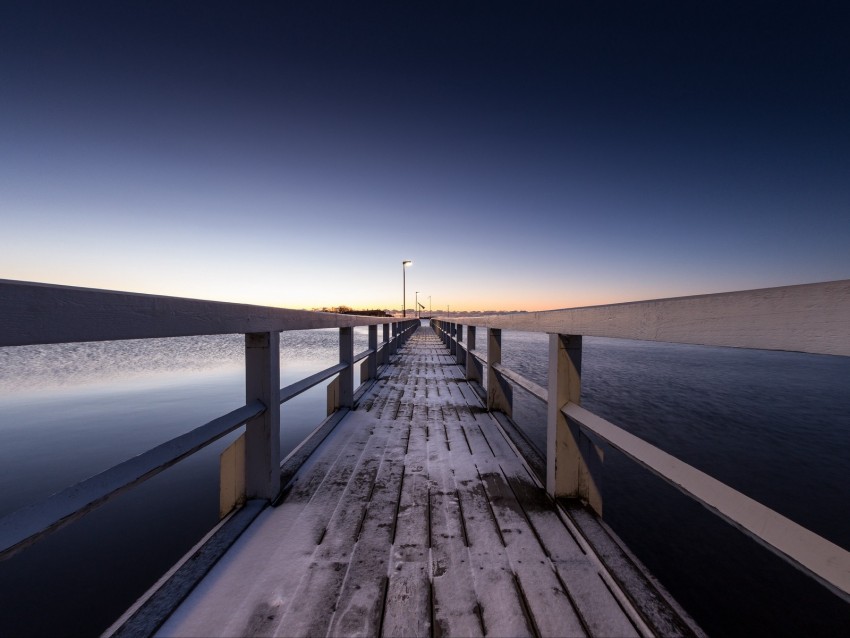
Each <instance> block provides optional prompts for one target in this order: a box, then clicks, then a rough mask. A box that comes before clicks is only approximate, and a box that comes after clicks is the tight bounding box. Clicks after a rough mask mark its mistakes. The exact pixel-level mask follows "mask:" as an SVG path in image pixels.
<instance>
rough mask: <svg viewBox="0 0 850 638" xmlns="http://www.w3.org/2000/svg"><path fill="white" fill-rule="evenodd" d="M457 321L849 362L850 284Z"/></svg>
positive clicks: (492, 316) (838, 282)
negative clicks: (790, 353)
mask: <svg viewBox="0 0 850 638" xmlns="http://www.w3.org/2000/svg"><path fill="white" fill-rule="evenodd" d="M436 319H445V318H444V317H438V318H436ZM451 321H454V322H460V323H464V324H466V325H476V326H479V327H487V328H500V329H503V330H521V331H530V332H546V333H550V334H571V335H585V336H590V337H613V338H617V339H639V340H645V341H663V342H669V343H690V344H697V345H708V346H729V347H734V348H757V349H762V350H789V351H794V352H811V353H816V354H834V355H842V356H850V279H845V280H842V281H831V282H826V283H818V284H802V285H798V286H783V287H780V288H762V289H759V290H744V291H740V292H726V293H720V294H714V295H697V296H693V297H676V298H672V299H657V300H652V301H636V302H631V303H619V304H612V305H607V306H590V307H586V308H568V309H565V310H548V311H545V312H521V313H512V314H508V315H487V316H482V317H464V318H462V319H461V318H457V317H452V319H451Z"/></svg>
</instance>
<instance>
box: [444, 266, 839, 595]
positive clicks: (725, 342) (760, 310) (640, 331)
mask: <svg viewBox="0 0 850 638" xmlns="http://www.w3.org/2000/svg"><path fill="white" fill-rule="evenodd" d="M432 325H433V326H434V327H435V329H436V330H437V332H438V334H439V335H440V336H441V338H442V339H443V341H444V342H445V343H446V345H447V346H448V347H449V349H450V351H451V352H452V353H454V354H456V356H457V362H458V365H460V366H462V367H465V369H466V377H467V379H470V380H474V381H479V382H480V381H481V380H482V377H483V374H482V373H483V367H484V366H485V365H486V366H487V378H486V388H485V389H486V394H487V408H488V409H490V410H498V411H501V412H504V413H505V414H506V415H508V416H509V417H510V416H511V415H512V408H513V397H512V384H515V385H517V386H519V387H521V388H523V389H524V390H526V391H527V392H529V393H530V394H531V395H532V396H534V397H536V398H537V399H539V400H540V401H542V402H543V403H545V404H546V406H547V433H546V476H545V482H546V489H547V491H548V492H549V494H550V495H551V496H553V497H554V498H560V497H566V498H579V499H581V500H583V501H584V502H586V503H587V504H588V505H589V506H590V507H592V508H593V509H595V510H596V511H597V512H600V513H601V508H602V500H601V496H600V494H599V490H598V489H597V487H596V484H595V482H594V476H597V477H598V472H599V471H600V465H601V463H600V460H599V457H598V454H597V452H596V448H595V445H594V444H593V441H592V439H591V438H590V436H589V435H592V436H594V437H596V438H597V440H602V441H604V442H606V443H608V444H610V445H612V446H613V447H615V448H617V449H618V450H620V451H621V452H623V453H624V454H625V455H626V456H628V457H630V458H631V459H633V460H635V461H637V462H638V463H639V464H641V465H642V466H643V467H645V468H646V469H648V470H649V471H651V472H652V473H653V474H656V475H657V476H659V477H661V478H662V479H664V480H665V481H667V482H669V483H670V484H672V485H673V486H675V487H676V488H678V489H679V490H681V491H682V492H684V493H685V494H687V495H688V496H690V497H691V498H693V499H695V500H696V501H698V502H699V503H701V504H702V505H704V506H705V507H706V508H708V509H709V510H710V511H712V512H714V513H715V514H717V515H718V516H720V517H721V518H723V519H725V520H726V521H728V522H729V523H731V524H732V525H734V526H735V527H738V528H739V529H741V530H742V531H744V532H745V533H746V534H748V535H749V536H750V537H752V538H753V539H755V540H756V541H757V542H759V543H761V544H762V545H764V546H765V547H767V548H768V549H770V550H771V551H773V552H775V553H776V554H778V555H779V556H781V557H782V558H784V559H786V560H787V561H788V562H790V563H791V564H792V565H794V566H795V567H797V568H799V569H801V570H803V571H804V572H806V573H807V574H809V575H810V576H812V577H813V578H815V579H816V580H818V581H819V582H821V583H822V584H823V585H825V586H826V587H827V588H829V589H830V590H832V591H833V592H835V593H836V594H837V595H839V596H840V597H842V598H844V599H845V600H848V601H850V552H848V551H847V550H845V549H843V548H841V547H839V546H837V545H835V544H834V543H831V542H830V541H828V540H826V539H824V538H822V537H820V536H818V535H817V534H815V533H813V532H811V531H809V530H807V529H805V528H803V527H802V526H800V525H798V524H797V523H795V522H793V521H791V520H789V519H788V518H786V517H784V516H782V515H781V514H779V513H777V512H775V511H773V510H771V509H770V508H768V507H765V506H764V505H762V504H760V503H758V502H756V501H754V500H753V499H751V498H749V497H747V496H745V495H743V494H741V493H740V492H737V491H736V490H734V489H732V488H730V487H728V486H727V485H724V484H723V483H721V482H720V481H718V480H717V479H715V478H713V477H711V476H708V475H707V474H705V473H704V472H701V471H699V470H697V469H696V468H694V467H691V466H690V465H688V464H687V463H684V462H683V461H680V460H679V459H676V458H675V457H673V456H671V455H669V454H667V453H666V452H663V451H662V450H660V449H658V448H657V447H655V446H653V445H651V444H649V443H647V442H646V441H643V440H642V439H640V438H638V437H636V436H634V435H632V434H630V433H628V432H626V431H625V430H623V429H622V428H620V427H618V426H616V425H614V424H613V423H610V422H609V421H606V420H605V419H602V418H601V417H599V416H597V415H595V414H592V413H591V412H589V411H587V410H585V409H584V408H582V407H581V405H580V404H581V356H582V336H584V335H587V336H595V337H613V338H622V339H640V340H648V341H663V342H669V343H687V344H702V345H712V346H727V347H734V348H757V349H764V350H787V351H795V352H809V353H816V354H830V355H840V356H850V280H844V281H835V282H828V283H821V284H806V285H800V286H786V287H781V288H767V289H761V290H750V291H742V292H731V293H723V294H717V295H701V296H695V297H680V298H676V299H661V300H655V301H645V302H635V303H626V304H614V305H608V306H595V307H587V308H573V309H566V310H553V311H548V312H535V313H514V314H508V315H492V316H484V317H464V318H448V317H437V318H434V319H432ZM481 327H484V328H486V329H487V342H488V347H487V355H486V357H484V356H482V354H481V353H480V352H478V351H476V350H475V339H476V328H481ZM464 328H465V330H466V335H467V338H466V340H465V341H464V340H463V333H464ZM503 329H507V330H520V331H530V332H544V333H548V334H549V354H548V358H549V383H548V388H543V387H542V386H540V385H538V384H536V383H534V382H533V381H531V380H529V379H526V378H525V377H523V376H522V375H520V374H518V373H517V372H515V371H513V370H510V369H508V368H506V367H504V366H503V365H502V363H501V351H502V347H501V342H502V330H503Z"/></svg>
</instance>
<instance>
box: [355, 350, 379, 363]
mask: <svg viewBox="0 0 850 638" xmlns="http://www.w3.org/2000/svg"><path fill="white" fill-rule="evenodd" d="M373 352H375V351H374V350H373V349H372V348H366V350H364V351H363V352H361V353H359V354H356V355H354V359H352V361H351V362H352V363H357V362H358V361H362V360H363V359H365V358H366V357H368V356H369V355H370V354H372V353H373Z"/></svg>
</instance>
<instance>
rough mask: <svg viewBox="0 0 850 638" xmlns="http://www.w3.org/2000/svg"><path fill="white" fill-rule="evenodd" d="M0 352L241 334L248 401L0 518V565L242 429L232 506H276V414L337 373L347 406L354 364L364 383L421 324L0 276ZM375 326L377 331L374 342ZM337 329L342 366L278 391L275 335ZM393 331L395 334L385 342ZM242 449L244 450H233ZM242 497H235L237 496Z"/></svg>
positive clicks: (340, 398) (339, 398)
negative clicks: (362, 339)
mask: <svg viewBox="0 0 850 638" xmlns="http://www.w3.org/2000/svg"><path fill="white" fill-rule="evenodd" d="M0 308H2V313H0V347H2V346H20V345H34V344H50V343H74V342H83V341H111V340H119V339H147V338H159V337H184V336H199V335H216V334H239V333H241V334H244V335H245V405H243V406H242V407H240V408H238V409H236V410H233V411H232V412H229V413H227V414H225V415H223V416H220V417H218V418H216V419H213V420H212V421H210V422H209V423H206V424H204V425H201V426H200V427H197V428H195V429H194V430H192V431H190V432H188V433H186V434H183V435H181V436H178V437H176V438H174V439H171V440H170V441H166V442H164V443H162V444H161V445H159V446H157V447H155V448H153V449H151V450H148V451H147V452H144V453H142V454H140V455H138V456H136V457H133V458H131V459H129V460H127V461H124V462H123V463H120V464H118V465H116V466H114V467H112V468H110V469H108V470H106V471H104V472H102V473H100V474H98V475H96V476H93V477H91V478H89V479H86V480H84V481H82V482H80V483H78V484H76V485H73V486H71V487H69V488H67V489H65V490H62V491H61V492H58V493H56V494H54V495H53V496H50V497H49V498H47V499H45V500H44V501H41V502H40V503H36V504H33V505H29V506H27V507H24V508H22V509H20V510H18V511H16V512H12V513H11V514H9V515H7V516H5V517H4V518H2V519H0V559H2V558H7V557H9V556H11V555H13V554H14V553H16V552H17V551H19V550H21V549H23V548H24V547H27V546H28V545H30V544H32V543H34V542H36V541H38V540H39V539H41V538H43V537H44V536H46V535H47V534H50V533H51V532H53V531H55V530H57V529H59V528H61V527H63V526H64V525H66V524H68V523H70V522H72V521H74V520H76V519H77V518H79V517H81V516H83V515H85V514H86V513H87V512H89V511H91V510H92V509H94V508H96V507H98V506H99V505H102V504H103V503H105V502H107V501H108V500H110V499H111V498H113V497H115V496H117V495H118V494H120V493H122V492H124V491H125V490H128V489H130V488H132V487H133V486H135V485H137V484H139V483H141V482H143V481H145V480H147V479H149V478H151V477H152V476H155V475H156V474H158V473H159V472H161V471H163V470H165V469H166V468H168V467H170V466H172V465H174V464H175V463H177V462H178V461H180V460H182V459H184V458H186V457H187V456H189V455H191V454H193V453H195V452H197V451H198V450H200V449H202V448H204V447H206V446H207V445H209V444H210V443H212V442H213V441H216V440H217V439H220V438H221V437H223V436H225V435H226V434H228V433H230V432H233V431H234V430H236V429H237V428H240V427H242V426H245V432H244V435H243V436H244V440H242V441H240V445H241V446H244V457H243V458H244V463H239V464H238V467H240V468H244V469H243V470H241V471H242V475H241V476H238V477H231V478H232V479H235V480H236V482H237V483H238V484H239V485H240V486H241V487H240V488H239V490H240V491H241V492H242V493H241V494H237V495H236V497H237V500H240V501H244V500H245V499H252V500H256V499H261V500H264V501H271V500H273V499H274V498H275V497H276V496H277V494H278V492H279V491H280V488H281V465H282V459H281V458H280V409H279V406H280V404H281V403H284V402H286V401H288V400H290V399H292V398H293V397H295V396H297V395H298V394H300V393H302V392H304V391H305V390H307V389H309V388H311V387H313V386H315V385H317V384H319V383H321V382H322V381H325V380H327V379H330V378H331V377H333V376H335V375H336V377H337V378H336V380H335V381H334V384H335V388H336V390H335V396H334V401H333V404H332V405H331V406H330V407H331V408H334V409H341V410H347V409H350V408H351V407H352V405H353V402H354V397H355V388H354V364H355V363H357V362H359V361H363V364H362V368H361V375H360V379H361V384H362V383H364V382H368V381H369V380H372V379H375V378H376V377H377V375H378V370H379V367H380V366H383V365H385V364H387V363H389V360H390V356H391V355H392V354H394V353H396V352H397V350H398V348H399V347H400V346H401V345H402V344H403V343H404V341H406V340H407V339H408V338H409V337H410V335H411V334H412V333H413V331H414V330H415V329H416V328H417V327H418V326H419V322H418V321H417V320H412V319H409V320H397V319H389V318H386V319H384V318H372V317H359V316H352V315H340V314H331V313H321V312H308V311H301V310H287V309H281V308H270V307H263V306H250V305H243V304H230V303H221V302H213V301H200V300H195V299H182V298H175V297H161V296H155V295H141V294H132V293H123V292H111V291H104V290H93V289H87V288H71V287H66V286H52V285H46V284H36V283H27V282H16V281H6V280H0ZM378 325H382V326H383V330H382V337H383V339H382V341H380V342H378V329H377V328H378ZM355 326H368V330H369V333H368V339H369V342H368V343H369V347H368V349H366V350H365V351H363V352H361V353H359V354H357V355H355V354H354V350H353V345H354V338H353V328H354V327H355ZM315 328H339V363H338V364H336V365H333V366H331V367H330V368H327V369H326V370H323V371H321V372H318V373H316V374H314V375H312V376H309V377H307V378H305V379H302V380H300V381H298V382H296V383H293V384H291V385H289V386H286V387H285V388H281V387H280V332H281V331H284V330H305V329H315ZM390 329H392V336H390ZM240 449H242V448H240ZM240 497H241V498H240Z"/></svg>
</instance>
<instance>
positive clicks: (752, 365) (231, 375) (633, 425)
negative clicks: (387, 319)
mask: <svg viewBox="0 0 850 638" xmlns="http://www.w3.org/2000/svg"><path fill="white" fill-rule="evenodd" d="M480 341H484V340H483V339H480ZM337 347H338V346H337V331H335V330H330V331H321V330H319V331H306V332H299V333H284V334H283V335H282V349H281V364H282V372H281V383H282V385H286V384H288V383H291V382H293V381H295V380H297V379H300V378H302V377H304V376H306V375H308V374H311V373H313V372H316V371H318V370H320V369H322V368H324V367H327V366H329V365H331V364H332V363H334V362H335V361H336V359H337V356H338V355H337ZM365 348H366V332H365V329H358V330H356V331H355V351H361V350H363V349H365ZM503 348H504V360H505V363H506V365H508V366H509V367H512V368H514V369H516V370H518V371H519V372H521V373H523V374H525V375H526V376H528V377H530V378H532V379H534V380H536V381H537V382H538V383H541V384H545V383H546V378H545V377H546V359H545V357H546V338H545V336H541V335H529V334H525V333H511V332H505V333H504V335H503ZM243 356H244V355H243V345H242V338H241V337H240V336H233V337H229V336H228V337H202V338H181V339H169V340H148V341H129V342H115V343H103V344H65V345H61V346H45V347H22V348H5V349H0V467H2V468H3V471H2V473H0V514H2V513H6V512H9V511H11V510H13V509H16V508H17V507H20V506H21V505H24V504H27V503H30V502H32V501H34V500H38V499H40V498H43V497H45V496H47V495H49V494H51V493H52V492H55V491H56V490H58V489H61V488H63V487H65V486H67V485H70V484H72V483H74V482H75V481H78V480H81V479H83V478H86V477H87V476H90V475H91V474H94V473H96V472H98V471H101V470H103V469H106V468H108V467H110V466H112V465H114V464H115V463H117V462H120V461H122V460H124V459H126V458H128V457H129V456H132V455H134V454H138V453H139V452H142V451H144V450H147V449H149V448H150V447H152V446H154V445H156V444H158V443H160V442H162V441H164V440H167V439H168V438H171V437H173V436H175V435H177V434H180V433H182V432H185V431H188V430H190V429H192V428H193V427H196V426H197V425H200V424H202V423H204V422H206V421H208V420H209V419H211V418H214V417H216V416H219V415H220V414H223V413H225V412H227V411H229V410H232V409H233V408H235V407H238V406H239V405H241V404H242V402H243V400H244V396H243V393H244V385H243V374H244V373H243V367H242V361H243ZM583 368H584V369H583V389H584V395H583V401H584V405H585V406H586V407H588V408H589V409H591V410H593V411H595V412H597V413H599V414H600V415H602V416H604V417H606V418H608V419H610V420H612V421H614V422H615V423H617V424H619V425H621V426H623V427H625V428H626V429H628V430H630V431H632V432H634V433H635V434H637V435H639V436H642V437H644V438H646V439H647V440H648V441H650V442H652V443H654V444H656V445H658V446H659V447H661V448H662V449H664V450H666V451H668V452H670V453H672V454H675V455H676V456H678V457H680V458H682V459H683V460H685V461H687V462H689V463H691V464H693V465H695V466H696V467H698V468H700V469H702V470H704V471H707V472H709V473H711V474H713V475H714V476H716V477H717V478H719V479H721V480H723V481H724V482H726V483H728V484H729V485H731V486H733V487H735V488H737V489H739V490H741V491H743V492H744V493H746V494H748V495H749V496H752V497H753V498H756V499H758V500H760V501H761V502H763V503H765V504H766V505H768V506H770V507H772V508H774V509H776V510H778V511H780V512H782V513H783V514H785V515H786V516H789V517H790V518H792V519H793V520H795V521H797V522H799V523H801V524H803V525H805V526H807V527H809V528H811V529H813V530H814V531H816V532H818V533H820V534H822V535H824V536H826V537H827V538H829V539H830V540H832V541H834V542H836V543H838V544H839V545H841V546H843V547H848V548H850V487H849V486H848V474H850V473H848V463H849V462H850V392H848V388H850V360H849V359H843V358H837V357H823V356H811V355H800V354H790V353H772V352H756V351H742V350H731V349H723V348H703V347H694V346H672V345H666V344H650V343H642V342H633V341H615V340H604V339H586V340H585V350H584V361H583ZM515 401H516V408H515V417H516V419H517V420H518V421H519V422H520V424H521V426H522V427H523V428H524V429H525V430H526V431H527V432H528V434H529V436H530V437H531V438H532V440H534V441H536V442H537V444H538V445H539V446H541V447H542V446H543V442H544V440H545V428H544V420H545V418H544V413H543V410H542V406H539V405H538V404H537V403H536V401H535V400H534V399H533V398H531V397H528V396H526V395H523V394H522V393H521V391H519V390H516V391H515ZM324 409H325V389H324V385H322V386H319V387H317V388H314V389H312V390H311V391H309V392H307V393H305V394H304V395H301V396H300V397H298V398H296V399H295V400H293V401H291V402H289V403H287V404H286V405H284V406H283V408H282V415H281V418H282V424H283V425H282V429H283V432H282V435H281V444H282V447H283V449H284V450H289V449H291V448H292V447H293V446H294V445H295V444H297V442H298V441H300V440H301V439H302V438H303V437H304V436H305V435H306V434H307V433H308V432H309V431H310V430H311V429H312V428H313V427H315V425H317V424H318V423H319V422H320V421H321V419H322V418H323V416H324ZM234 436H235V435H234ZM232 438H233V437H227V438H226V440H222V441H219V442H217V443H215V444H213V445H212V446H210V447H209V448H207V449H206V450H204V451H202V452H201V453H198V454H196V455H194V456H193V457H191V458H190V459H188V460H186V461H184V462H182V463H180V464H178V465H177V466H176V467H174V468H171V469H169V470H167V471H166V472H163V473H162V474H160V475H159V476H157V477H156V478H154V479H152V480H151V481H148V482H147V483H145V484H144V485H143V486H141V487H140V488H138V489H135V490H133V491H132V492H130V493H129V494H126V495H124V496H121V497H119V498H118V499H116V500H115V501H113V502H112V503H110V504H108V505H107V506H105V507H103V508H101V509H99V510H96V511H95V512H94V513H93V514H91V515H89V516H87V517H86V518H84V519H83V520H81V521H79V522H77V523H75V524H73V525H71V526H69V527H67V528H66V529H64V530H62V531H60V532H59V533H57V534H55V535H53V536H52V537H50V538H48V539H47V540H46V541H43V542H41V543H39V544H38V545H36V546H35V547H33V548H30V549H28V550H26V551H24V552H22V553H20V554H19V555H17V556H16V557H14V558H12V559H10V560H8V561H5V562H3V563H0V600H2V603H0V636H6V635H27V634H30V635H32V634H36V635H60V634H71V635H83V634H94V633H98V632H99V631H102V630H103V629H104V628H105V627H106V626H108V625H109V624H110V623H111V622H112V621H113V620H114V619H115V617H116V616H117V615H118V614H120V613H121V612H122V611H123V610H124V609H125V608H126V607H127V606H128V605H129V604H131V603H132V602H133V601H134V600H135V599H136V597H137V596H138V595H139V594H141V593H142V592H143V591H144V590H145V589H147V587H148V586H149V585H150V584H151V583H152V582H153V581H155V580H156V579H157V578H158V577H159V576H160V575H161V574H162V573H163V572H164V571H165V570H166V569H167V568H168V567H170V566H171V564H173V562H174V561H175V560H176V559H178V558H179V557H180V556H182V555H183V553H185V551H186V550H187V549H188V548H189V547H191V546H192V545H193V544H194V543H195V542H197V540H198V539H200V537H201V536H203V534H204V533H205V532H206V531H207V530H208V529H209V528H210V527H211V526H212V525H214V524H215V522H216V520H217V518H218V465H217V464H218V454H219V453H220V452H221V450H222V449H223V448H224V447H225V446H226V445H227V444H228V443H229V441H230V440H232ZM604 467H605V478H604V482H603V485H602V489H603V498H604V508H605V518H606V520H607V521H608V522H609V524H611V525H612V527H614V529H615V530H617V532H618V533H619V534H620V535H621V536H622V537H623V539H624V540H625V541H626V542H627V543H628V545H629V546H630V547H631V548H632V549H633V550H634V551H635V552H636V553H637V554H638V555H639V556H640V557H641V559H642V560H643V561H644V562H645V563H646V564H647V565H648V566H649V568H650V569H651V570H652V571H653V573H654V574H655V575H656V576H658V577H659V578H660V579H661V580H662V582H664V584H665V585H667V586H668V588H670V589H671V590H672V591H673V593H674V595H675V596H676V597H677V598H678V599H679V601H680V602H681V603H682V604H683V605H684V606H685V608H686V609H688V610H689V611H690V612H691V613H692V614H693V615H694V616H695V617H696V618H697V620H698V622H699V623H700V624H701V625H702V626H703V627H704V628H705V629H706V630H707V631H708V632H709V633H712V634H727V635H753V634H754V633H760V634H769V635H778V634H783V635H801V634H804V633H808V634H812V633H816V634H821V635H836V634H839V633H843V634H845V635H846V634H847V633H848V628H850V605H847V604H845V603H843V602H841V601H839V600H838V599H837V598H835V597H834V596H832V595H831V594H828V593H826V592H825V591H824V590H823V589H822V588H821V587H819V586H818V585H815V584H813V583H812V582H811V581H809V580H808V579H807V578H805V577H802V576H800V575H799V574H798V573H797V572H796V571H795V570H794V569H793V568H790V567H788V566H787V565H785V563H783V562H782V561H781V560H779V559H777V558H775V557H774V556H773V555H772V554H770V553H769V552H767V551H766V550H763V549H762V548H760V547H759V546H758V545H756V544H755V543H753V542H752V541H749V540H747V539H746V538H744V537H743V536H742V535H741V534H739V533H737V532H735V531H734V530H732V529H731V528H730V527H729V526H728V525H726V524H724V523H722V522H720V521H719V520H718V519H716V518H715V517H713V516H712V515H710V514H708V513H707V512H706V511H705V510H704V509H703V508H701V507H700V506H699V505H696V504H694V503H693V502H691V501H690V500H689V499H687V498H686V497H684V496H682V495H681V494H679V493H678V492H676V491H675V490H674V489H672V488H670V487H668V486H667V485H666V484H664V483H663V482H662V481H660V480H658V479H655V478H653V477H652V476H651V475H649V473H648V472H646V471H644V470H642V469H640V468H638V467H636V466H635V464H633V463H631V462H629V461H628V460H627V459H625V458H624V457H623V456H622V455H621V454H619V453H617V452H616V451H615V450H611V449H608V450H606V453H605V463H604Z"/></svg>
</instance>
